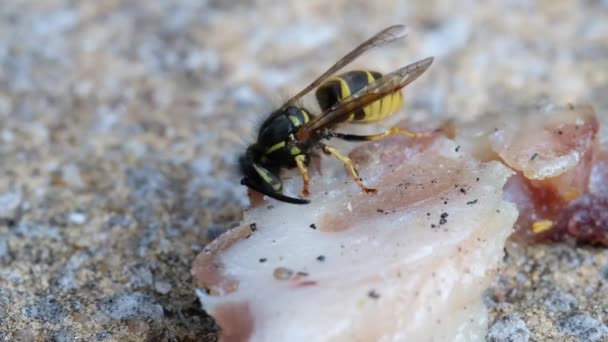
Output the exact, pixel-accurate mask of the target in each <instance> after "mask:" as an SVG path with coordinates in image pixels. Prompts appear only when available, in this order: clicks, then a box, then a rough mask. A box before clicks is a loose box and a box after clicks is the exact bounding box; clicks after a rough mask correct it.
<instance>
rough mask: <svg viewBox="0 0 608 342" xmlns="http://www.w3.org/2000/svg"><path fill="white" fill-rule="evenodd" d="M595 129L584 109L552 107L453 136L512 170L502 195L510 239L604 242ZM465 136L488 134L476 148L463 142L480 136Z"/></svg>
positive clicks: (605, 159) (607, 168) (606, 157)
mask: <svg viewBox="0 0 608 342" xmlns="http://www.w3.org/2000/svg"><path fill="white" fill-rule="evenodd" d="M505 117H507V118H508V119H505ZM480 130H481V131H480ZM598 130H599V122H598V119H597V116H596V114H595V112H594V111H593V109H592V108H591V107H590V106H568V107H565V108H556V107H552V108H546V109H542V110H536V111H530V112H527V113H526V112H520V113H518V114H514V115H510V116H505V115H503V116H500V117H489V118H486V119H485V120H483V121H482V122H481V123H475V124H465V125H462V128H461V129H459V130H458V131H457V140H458V141H462V144H463V146H465V148H466V147H468V150H469V151H470V152H472V153H474V154H476V155H477V157H479V158H482V159H486V160H487V159H495V160H500V161H502V162H503V163H505V164H507V166H509V167H511V168H512V169H514V170H515V171H516V172H517V174H516V175H514V176H513V177H511V179H509V181H508V182H507V184H506V185H505V193H504V195H503V196H504V198H505V199H508V200H510V201H512V202H513V203H515V204H516V205H517V208H518V210H519V213H520V215H519V218H518V220H517V228H518V231H517V233H516V234H515V238H519V239H522V238H523V240H526V241H533V242H540V241H563V240H564V239H573V240H574V241H577V242H583V243H593V244H603V245H606V246H608V239H607V238H606V232H605V229H606V226H607V225H606V219H605V217H604V216H603V215H604V214H602V213H603V212H605V211H606V210H608V206H607V205H606V203H607V201H606V198H607V197H608V153H607V152H605V151H602V146H600V143H599V141H598V137H597V135H598ZM480 133H481V134H480ZM466 134H473V135H475V136H478V137H479V136H483V134H487V135H488V136H487V139H486V138H483V140H481V141H478V142H481V145H482V146H479V145H474V144H470V143H467V141H466V140H467V139H468V140H475V139H477V140H479V139H480V138H475V137H471V138H469V137H468V136H466ZM484 144H485V146H483V145H484ZM487 145H490V146H491V148H488V146H487ZM480 151H481V152H480ZM490 151H491V152H490Z"/></svg>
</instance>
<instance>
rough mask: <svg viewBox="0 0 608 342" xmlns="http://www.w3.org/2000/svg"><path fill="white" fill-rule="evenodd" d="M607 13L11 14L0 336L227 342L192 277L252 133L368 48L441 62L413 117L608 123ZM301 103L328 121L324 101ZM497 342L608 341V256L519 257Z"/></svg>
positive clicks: (115, 0)
mask: <svg viewBox="0 0 608 342" xmlns="http://www.w3.org/2000/svg"><path fill="white" fill-rule="evenodd" d="M607 17H608V2H607V1H605V0H586V1H538V2H528V1H509V2H500V1H488V2H472V1H445V0H444V1H441V0H439V1H420V2H412V1H390V0H388V1H376V2H371V1H341V0H337V1H318V0H312V1H301V2H297V3H296V2H275V1H264V0H259V1H242V2H238V1H217V0H210V1H200V0H181V1H145V2H144V1H128V0H122V1H121V0H109V1H82V2H76V1H68V0H42V1H5V2H3V4H2V9H1V10H0V161H1V162H0V172H1V174H2V177H0V339H2V340H6V341H76V340H78V341H81V340H85V341H157V340H158V341H201V340H202V341H213V340H214V339H215V336H216V335H215V326H214V324H213V321H212V320H211V319H210V318H209V317H208V316H207V315H206V314H205V313H204V311H203V310H202V309H201V307H200V304H199V303H198V302H197V299H196V296H195V294H194V291H193V286H192V279H191V276H190V265H191V262H192V260H193V259H194V257H195V255H196V254H197V253H198V252H199V251H201V250H202V248H203V247H204V246H205V244H206V243H208V241H209V240H210V239H212V238H213V237H215V236H217V235H218V234H220V233H221V232H222V231H224V230H225V229H227V228H229V227H232V226H234V225H235V223H236V222H238V220H239V219H240V218H241V215H242V209H243V208H244V206H245V205H246V203H247V200H246V197H245V190H244V188H243V187H241V186H240V185H239V176H238V173H237V171H236V160H237V158H238V153H239V151H242V150H243V146H245V144H247V143H248V142H250V141H251V138H252V137H253V127H254V124H255V123H256V122H258V121H259V120H261V119H262V118H263V117H264V113H268V111H269V110H270V109H272V108H273V106H276V105H278V104H279V103H280V102H281V100H282V99H285V98H287V97H288V96H289V94H293V93H294V92H295V91H297V90H298V89H299V88H301V87H303V86H304V85H305V84H306V83H307V82H309V81H310V80H311V78H312V75H315V74H317V73H319V72H321V71H322V70H324V68H326V67H327V66H328V65H329V64H331V63H332V62H333V61H335V60H336V59H337V58H338V57H340V56H341V55H342V54H344V53H345V52H346V51H347V50H348V49H350V48H352V47H353V46H354V45H355V44H356V43H358V42H360V41H361V40H362V39H364V38H366V37H368V36H369V35H371V34H373V33H375V32H376V31H378V30H379V29H381V28H384V27H386V26H388V25H391V24H395V23H404V24H407V25H408V27H409V29H410V33H409V37H408V38H407V40H406V41H405V42H404V43H398V44H394V45H392V46H390V47H387V48H384V49H382V50H379V51H374V52H371V53H368V54H367V55H365V56H364V57H362V58H361V59H360V60H359V61H357V62H356V63H355V64H354V66H355V67H368V68H373V69H378V70H380V71H385V72H387V71H391V70H393V69H396V68H397V67H400V66H403V65H405V64H408V63H410V62H412V61H414V60H415V59H419V58H422V57H426V56H429V55H433V56H435V57H436V59H435V62H434V64H433V66H432V67H431V69H430V70H429V71H427V73H426V74H425V75H424V76H423V77H421V79H419V80H418V81H416V82H415V83H414V84H412V85H411V86H410V87H409V88H408V90H407V92H406V98H407V100H408V102H407V103H406V110H407V111H408V113H409V115H410V116H411V117H413V118H414V119H416V118H428V117H431V118H433V117H457V118H463V119H465V118H474V117H476V116H478V115H483V114H484V113H486V112H501V111H503V110H506V109H507V108H518V107H521V106H526V105H530V104H536V103H539V102H540V103H542V102H547V101H550V102H556V103H567V102H577V103H581V102H586V103H590V104H592V105H594V107H595V109H596V111H597V113H598V114H599V115H600V117H601V118H602V120H604V121H608V120H607V119H606V116H607V115H608V114H606V113H607V111H608V96H606V95H607V94H608V39H607V37H608V20H605V18H607ZM305 104H306V105H308V106H310V107H311V108H313V109H314V101H312V99H307V100H306V101H305ZM505 261H506V264H505V265H506V266H505V269H504V270H503V272H502V273H501V275H500V277H499V279H497V280H496V283H495V285H494V286H493V287H492V288H490V289H489V290H488V292H487V295H486V302H487V305H488V306H489V307H490V308H491V312H492V317H491V318H492V319H491V321H492V323H491V325H490V330H489V333H488V340H489V341H528V340H530V341H556V340H563V341H602V340H604V341H606V340H608V328H607V327H606V323H607V319H606V315H607V314H608V300H607V298H608V293H607V292H606V291H607V290H606V284H607V281H608V252H606V251H605V250H602V249H597V248H591V247H579V248H572V247H569V246H532V247H525V248H524V247H516V248H509V253H508V256H507V257H506V258H505Z"/></svg>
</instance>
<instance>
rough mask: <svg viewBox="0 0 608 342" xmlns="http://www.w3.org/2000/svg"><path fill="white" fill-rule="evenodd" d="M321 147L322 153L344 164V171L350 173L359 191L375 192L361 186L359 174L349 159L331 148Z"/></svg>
mask: <svg viewBox="0 0 608 342" xmlns="http://www.w3.org/2000/svg"><path fill="white" fill-rule="evenodd" d="M322 146H323V152H325V153H326V154H330V155H332V156H334V157H335V158H337V159H339V160H340V161H341V162H342V163H344V167H346V169H347V170H348V173H350V176H351V177H352V178H353V179H354V180H355V182H357V184H359V187H360V188H361V190H363V191H365V192H367V193H375V192H376V191H377V190H376V189H371V188H368V187H366V186H365V185H364V184H363V181H362V180H361V177H359V172H357V169H356V168H355V163H353V161H352V160H350V158H348V157H345V156H343V155H342V154H341V153H340V151H338V150H336V149H335V148H333V147H331V146H327V145H322Z"/></svg>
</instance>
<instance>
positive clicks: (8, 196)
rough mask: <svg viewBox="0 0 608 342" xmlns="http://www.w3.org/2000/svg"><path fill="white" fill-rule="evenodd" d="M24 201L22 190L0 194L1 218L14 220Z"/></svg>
mask: <svg viewBox="0 0 608 342" xmlns="http://www.w3.org/2000/svg"><path fill="white" fill-rule="evenodd" d="M22 199H23V195H22V193H21V191H20V190H14V191H8V192H5V193H3V194H0V217H1V218H13V217H14V216H15V214H16V211H17V209H18V208H19V204H21V200H22Z"/></svg>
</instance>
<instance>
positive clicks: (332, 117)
mask: <svg viewBox="0 0 608 342" xmlns="http://www.w3.org/2000/svg"><path fill="white" fill-rule="evenodd" d="M432 63H433V57H427V58H425V59H422V60H420V61H417V62H414V63H412V64H409V65H407V66H404V67H403V68H401V69H397V70H395V71H393V72H391V73H389V74H386V75H384V76H383V77H381V78H379V79H377V80H376V81H374V82H372V83H370V84H368V85H367V86H365V87H363V88H361V89H360V90H359V91H357V92H356V93H354V94H352V95H351V96H349V97H347V98H345V99H343V100H342V101H340V102H338V103H336V104H335V105H333V106H332V107H330V108H328V109H327V110H325V111H324V112H323V113H321V114H320V115H318V116H316V117H315V118H314V119H313V120H311V121H309V122H308V123H307V124H306V125H304V126H302V127H301V128H300V130H299V131H298V133H297V138H298V140H300V141H302V140H306V139H308V138H309V137H310V136H315V135H318V134H319V132H321V131H322V130H323V129H325V128H328V127H330V126H333V125H335V124H338V123H340V122H344V121H346V120H347V119H348V118H349V116H350V115H351V113H353V112H355V111H357V110H358V109H360V108H365V107H366V106H368V105H369V104H372V103H373V102H375V101H377V100H379V99H381V98H383V97H385V96H387V95H389V94H392V93H394V92H396V91H398V90H400V89H401V88H403V87H405V86H406V85H408V84H410V83H412V82H413V81H414V80H415V79H417V78H418V77H419V76H420V75H422V74H423V73H424V72H425V71H426V69H428V68H429V66H431V64H432Z"/></svg>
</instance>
